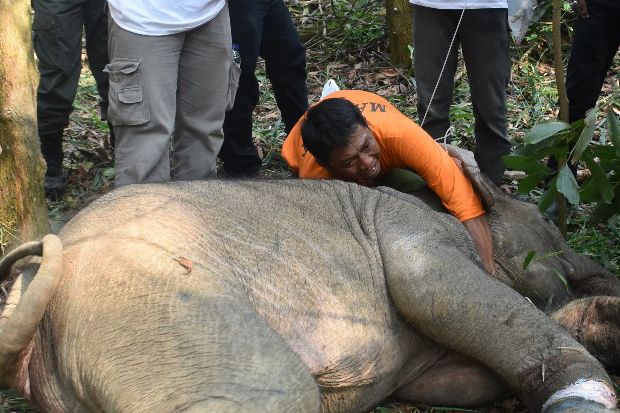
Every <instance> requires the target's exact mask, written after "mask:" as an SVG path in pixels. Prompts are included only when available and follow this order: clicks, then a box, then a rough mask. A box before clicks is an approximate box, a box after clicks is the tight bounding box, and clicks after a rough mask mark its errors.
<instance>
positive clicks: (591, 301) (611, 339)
mask: <svg viewBox="0 0 620 413" xmlns="http://www.w3.org/2000/svg"><path fill="white" fill-rule="evenodd" d="M551 317H552V318H553V319H554V320H555V321H557V322H558V323H559V324H560V325H561V326H562V327H563V328H564V329H565V330H566V331H568V332H569V333H570V334H571V335H572V336H573V338H575V339H576V340H577V341H578V342H579V343H580V344H581V345H583V346H584V347H585V348H586V349H588V351H589V352H590V353H591V354H592V355H593V356H594V357H596V358H597V359H598V360H599V361H600V362H601V363H603V364H604V365H605V366H607V367H609V368H611V369H614V370H619V369H620V297H603V296H597V297H586V298H581V299H578V300H575V301H572V302H570V303H568V304H567V305H565V306H564V307H562V308H560V309H559V310H557V311H556V312H554V313H553V314H552V315H551Z"/></svg>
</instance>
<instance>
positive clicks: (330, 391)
mask: <svg viewBox="0 0 620 413" xmlns="http://www.w3.org/2000/svg"><path fill="white" fill-rule="evenodd" d="M486 190H487V193H486V196H485V200H486V202H487V204H488V205H489V209H490V210H491V212H490V213H489V214H488V217H489V222H490V226H491V230H492V234H493V239H494V251H495V252H494V255H495V257H494V259H495V263H496V266H497V275H496V277H492V276H490V275H489V274H488V273H486V272H485V271H484V270H483V266H482V263H481V261H480V258H479V256H478V255H477V253H476V250H475V247H474V245H473V242H472V240H471V238H470V237H469V235H468V234H467V232H466V230H465V229H464V227H463V226H462V225H461V224H460V223H459V222H458V221H457V220H456V219H455V218H454V217H452V216H451V215H449V214H447V213H446V212H445V211H442V210H441V209H440V208H439V209H438V208H437V207H435V206H434V201H433V200H432V199H431V197H426V196H416V195H407V194H403V193H400V192H397V191H394V190H391V189H387V188H367V187H362V186H359V185H356V184H353V183H346V182H341V181H306V180H248V181H227V180H209V181H194V182H174V183H166V184H143V185H132V186H125V187H121V188H119V189H116V190H114V191H111V192H110V193H108V194H106V195H104V196H102V197H101V198H99V199H98V200H96V201H94V202H93V203H92V204H91V205H89V206H88V207H86V208H85V209H83V210H82V211H81V212H80V213H78V215H76V216H75V217H74V218H73V219H72V220H71V221H69V222H68V223H67V224H66V225H65V226H64V228H63V229H62V230H61V232H60V233H59V234H58V236H55V235H48V236H46V237H44V238H43V240H42V241H35V242H31V243H27V244H24V245H23V246H21V247H18V248H17V249H15V250H14V251H13V252H11V253H9V254H8V255H7V256H6V257H5V259H4V260H3V261H2V262H0V274H6V273H7V272H8V270H9V268H11V267H12V266H13V264H14V263H15V262H16V260H18V259H19V258H23V257H26V256H28V255H35V256H39V255H40V256H41V259H40V261H39V260H37V259H34V260H31V261H29V262H26V263H25V264H22V265H21V266H20V265H18V266H16V267H19V268H18V269H17V270H15V269H14V272H19V273H20V276H19V277H18V278H17V280H16V281H15V283H14V286H13V288H12V290H11V293H10V295H9V297H8V299H7V303H6V306H5V309H4V312H3V314H2V319H1V320H0V321H1V322H2V323H1V324H0V386H2V387H11V388H14V389H18V390H19V391H21V392H22V393H24V394H26V395H28V396H29V397H31V398H32V399H33V400H34V401H35V402H36V403H37V405H38V406H40V408H41V409H42V411H45V412H52V413H56V412H69V411H71V412H92V413H95V412H97V413H99V412H120V413H124V412H146V411H158V412H203V411H204V412H211V411H217V412H241V411H257V412H274V413H277V412H363V411H368V410H370V409H372V408H373V406H376V405H377V404H378V403H379V402H380V401H381V400H383V399H384V398H386V397H387V396H388V395H393V396H394V397H397V398H399V399H403V400H408V401H416V402H423V403H427V404H441V405H455V406H456V405H460V406H475V405H481V404H485V403H489V402H491V401H493V400H495V399H497V398H500V397H503V396H505V395H507V394H509V393H511V392H514V393H516V394H518V395H519V396H520V398H521V399H522V400H523V402H524V403H525V404H526V406H527V407H528V409H529V410H530V411H544V412H546V413H559V412H569V411H574V412H602V411H617V410H615V408H614V406H616V403H617V401H616V396H615V393H614V392H613V385H612V383H611V381H610V379H609V377H608V375H607V373H606V371H605V368H604V366H603V364H601V362H602V363H604V364H606V365H607V366H609V367H611V368H617V367H618V366H620V360H619V354H620V351H619V350H620V329H619V328H618V326H619V325H620V306H619V304H620V298H619V297H620V283H619V282H618V278H617V277H616V276H615V275H613V274H611V273H609V272H607V271H606V270H605V269H603V268H602V267H600V266H599V265H598V264H596V263H594V262H593V261H591V260H589V259H587V258H586V257H583V256H581V255H578V254H576V253H574V252H573V251H571V250H570V248H569V247H568V246H567V245H566V244H565V243H564V241H563V239H562V237H561V235H560V234H559V232H558V231H557V229H556V228H555V227H554V226H553V225H552V224H551V223H549V222H547V221H546V220H545V218H544V217H543V216H542V215H541V214H540V213H539V212H538V211H537V209H536V207H535V206H533V205H530V204H526V203H524V202H520V201H518V200H515V199H512V198H510V197H508V196H506V195H504V194H502V193H501V192H500V191H499V190H497V189H496V188H495V189H494V188H491V189H489V188H486ZM491 204H493V205H492V208H491V206H490V205H491ZM531 251H535V254H536V255H535V256H534V258H533V259H531V260H530V262H529V265H524V262H525V261H526V260H527V259H528V258H527V257H530V258H531V257H532V253H531ZM558 274H561V275H562V277H561V278H562V279H560V277H559V276H558ZM538 307H540V309H539V308H538ZM543 310H544V311H543ZM545 311H546V313H545ZM595 356H596V357H595ZM599 360H600V361H599ZM590 385H592V386H594V388H595V390H594V391H593V392H592V393H591V394H585V395H584V393H579V392H577V393H573V392H572V391H573V390H574V389H580V391H581V389H582V387H583V386H586V387H587V386H590Z"/></svg>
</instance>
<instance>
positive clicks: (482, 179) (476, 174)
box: [442, 145, 498, 212]
mask: <svg viewBox="0 0 620 413" xmlns="http://www.w3.org/2000/svg"><path fill="white" fill-rule="evenodd" d="M442 146H444V147H445V149H446V151H448V154H450V156H451V157H453V158H456V159H458V160H459V161H461V167H462V169H463V173H464V174H465V176H466V177H467V178H469V180H470V181H471V183H472V185H473V187H474V189H475V190H476V192H478V195H480V199H481V200H482V204H483V206H484V209H485V210H486V211H487V212H491V209H492V208H493V205H494V204H495V195H494V194H495V192H496V191H498V188H497V185H495V184H494V183H493V182H492V181H491V180H490V179H489V178H487V176H486V175H485V174H484V173H482V171H481V170H480V168H479V167H478V163H477V162H476V160H475V159H474V154H473V153H472V152H470V151H468V150H466V149H461V148H459V147H458V146H454V145H442Z"/></svg>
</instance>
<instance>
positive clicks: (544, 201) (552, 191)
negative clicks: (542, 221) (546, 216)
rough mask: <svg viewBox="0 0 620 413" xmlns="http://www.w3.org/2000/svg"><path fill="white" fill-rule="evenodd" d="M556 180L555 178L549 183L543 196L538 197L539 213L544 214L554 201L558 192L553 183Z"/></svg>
mask: <svg viewBox="0 0 620 413" xmlns="http://www.w3.org/2000/svg"><path fill="white" fill-rule="evenodd" d="M556 180H557V176H556V177H555V178H553V179H552V180H551V182H549V187H548V188H547V190H546V191H545V192H543V194H542V195H541V196H540V200H539V201H538V209H539V210H540V212H542V213H545V212H546V211H547V210H548V209H549V207H550V206H551V204H553V201H554V200H555V199H556V197H557V195H558V190H557V189H556V187H555V182H556Z"/></svg>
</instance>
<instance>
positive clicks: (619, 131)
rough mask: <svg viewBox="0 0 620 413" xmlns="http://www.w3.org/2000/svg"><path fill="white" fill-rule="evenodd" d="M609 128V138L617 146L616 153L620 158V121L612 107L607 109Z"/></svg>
mask: <svg viewBox="0 0 620 413" xmlns="http://www.w3.org/2000/svg"><path fill="white" fill-rule="evenodd" d="M607 130H608V132H609V138H610V139H611V141H612V142H613V144H614V146H615V147H616V155H617V156H618V158H620V121H618V117H617V116H616V115H615V114H614V112H613V110H611V109H609V110H608V111H607Z"/></svg>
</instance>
